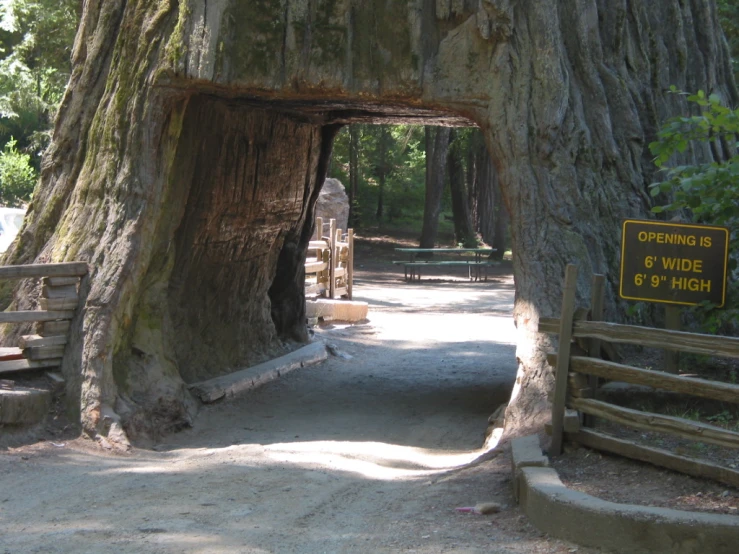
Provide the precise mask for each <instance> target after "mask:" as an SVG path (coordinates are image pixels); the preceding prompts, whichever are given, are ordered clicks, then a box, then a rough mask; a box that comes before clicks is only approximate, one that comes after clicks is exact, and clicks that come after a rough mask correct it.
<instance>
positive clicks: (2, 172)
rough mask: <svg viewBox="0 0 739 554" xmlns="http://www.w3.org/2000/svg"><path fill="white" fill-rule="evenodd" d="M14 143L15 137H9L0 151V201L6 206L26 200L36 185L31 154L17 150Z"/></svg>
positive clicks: (15, 204) (22, 202) (17, 204)
mask: <svg viewBox="0 0 739 554" xmlns="http://www.w3.org/2000/svg"><path fill="white" fill-rule="evenodd" d="M15 144H16V141H15V139H14V138H11V139H10V141H9V142H8V143H7V144H6V145H5V148H4V149H3V151H2V152H0V202H1V203H2V204H4V205H6V206H20V205H22V204H24V203H26V202H28V201H29V200H30V199H31V194H32V193H33V187H34V186H35V185H36V178H37V175H36V171H35V170H34V169H33V167H31V156H30V155H28V154H23V153H21V152H18V150H17V149H16V147H15Z"/></svg>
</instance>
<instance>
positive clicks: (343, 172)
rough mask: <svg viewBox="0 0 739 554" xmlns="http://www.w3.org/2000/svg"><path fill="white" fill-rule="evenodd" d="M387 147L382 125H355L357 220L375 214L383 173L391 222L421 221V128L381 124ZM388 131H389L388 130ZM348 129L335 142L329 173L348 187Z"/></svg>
mask: <svg viewBox="0 0 739 554" xmlns="http://www.w3.org/2000/svg"><path fill="white" fill-rule="evenodd" d="M384 129H385V132H386V134H385V137H386V138H385V140H388V139H389V140H388V142H389V147H387V145H386V148H385V151H384V153H383V149H382V147H381V138H382V135H383V126H382V125H355V130H356V131H358V133H359V159H358V165H359V168H358V169H359V175H360V176H359V179H358V191H357V193H358V194H357V198H355V199H354V208H355V210H356V211H357V212H358V213H359V214H360V217H359V219H360V221H362V222H363V223H364V224H367V223H369V221H368V220H369V219H370V218H373V217H374V214H375V209H374V207H375V206H376V205H377V200H378V195H379V175H380V173H382V172H384V175H385V190H384V204H385V216H386V218H387V220H388V221H390V222H395V223H399V222H403V221H408V220H415V221H420V220H421V218H422V217H423V200H424V195H425V172H426V151H425V145H424V130H423V127H419V126H414V125H392V126H384ZM388 131H389V133H388ZM349 149H350V144H349V128H348V127H345V128H344V129H342V131H341V132H340V133H339V135H338V136H337V137H336V139H335V141H334V151H333V163H332V165H331V170H330V176H331V177H334V178H336V179H339V180H340V181H341V182H342V183H343V184H344V186H345V187H348V186H349V182H350V179H349V177H350V175H349V172H350V168H349V156H350V153H349Z"/></svg>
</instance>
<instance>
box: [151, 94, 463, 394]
mask: <svg viewBox="0 0 739 554" xmlns="http://www.w3.org/2000/svg"><path fill="white" fill-rule="evenodd" d="M351 123H381V124H390V123H404V124H415V125H420V124H422V125H440V126H445V127H471V126H475V124H474V122H472V121H471V120H469V119H467V118H466V117H464V116H460V115H457V114H454V113H449V112H447V111H441V110H435V109H425V108H421V107H407V106H404V105H393V104H377V105H375V104H369V103H366V104H362V103H356V102H347V101H333V100H314V101H311V102H309V101H280V102H276V101H265V100H259V99H255V98H239V99H233V98H221V97H217V96H212V95H205V94H201V95H197V96H194V97H192V98H190V99H189V104H188V107H187V109H186V110H185V113H184V118H183V122H182V133H181V138H180V141H179V146H178V149H177V154H176V164H175V166H176V175H175V177H174V179H175V181H176V182H177V183H178V184H177V187H176V188H177V190H178V191H179V198H178V200H177V201H176V202H173V203H172V207H173V210H176V211H178V213H177V214H175V215H174V217H175V218H179V224H178V225H177V226H176V228H175V230H174V232H173V240H172V244H173V245H174V248H173V249H170V248H169V245H168V246H167V252H165V253H163V254H164V258H163V259H167V260H168V261H167V262H166V263H165V264H164V266H165V267H163V268H161V270H162V275H164V274H166V273H169V279H168V281H167V283H166V293H165V296H166V308H167V309H166V312H167V313H168V315H169V317H168V318H165V319H168V320H169V321H168V322H167V323H166V325H167V326H168V327H169V334H170V341H169V342H170V343H171V344H172V347H173V348H172V351H173V352H174V360H173V361H174V362H175V365H176V367H177V368H178V371H179V374H180V376H181V377H182V379H183V380H184V381H185V383H194V382H198V381H203V380H206V379H209V378H212V377H215V376H219V375H223V374H226V373H229V372H231V371H234V370H235V369H240V368H243V367H246V366H249V365H253V364H255V363H259V362H261V361H264V360H265V359H268V358H271V357H275V356H277V355H280V354H282V353H285V352H286V351H288V350H290V349H294V347H295V343H300V342H305V341H306V340H307V339H308V336H307V329H306V325H305V299H304V290H303V289H304V270H303V264H304V261H305V253H306V248H307V244H308V241H309V240H310V238H311V236H312V233H313V229H314V214H313V212H314V206H315V203H316V200H317V197H318V194H319V192H320V186H321V184H322V182H323V179H324V177H325V176H326V175H327V172H328V164H329V161H330V159H331V152H332V144H333V140H334V138H335V135H336V133H337V132H338V131H339V130H340V129H341V128H342V127H343V126H346V125H348V124H351ZM150 303H151V302H150ZM144 312H145V313H147V312H146V310H144ZM141 350H145V349H143V348H142V349H141Z"/></svg>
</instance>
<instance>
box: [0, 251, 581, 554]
mask: <svg viewBox="0 0 739 554" xmlns="http://www.w3.org/2000/svg"><path fill="white" fill-rule="evenodd" d="M363 244H364V246H363V247H360V251H359V253H358V259H357V270H358V273H357V281H356V289H355V291H356V292H355V297H356V299H358V300H366V301H367V302H369V303H370V315H369V321H367V322H364V323H362V324H356V325H349V324H341V323H338V322H334V323H330V324H325V325H323V326H322V327H318V328H316V329H315V335H316V337H317V338H319V339H320V340H324V341H326V342H327V343H328V344H329V345H330V346H331V350H332V351H333V352H334V354H335V355H334V356H331V357H330V358H329V360H328V361H327V362H325V363H323V364H321V365H318V366H314V367H310V368H305V369H302V370H298V371H296V372H293V373H291V374H289V375H287V376H285V377H283V378H282V379H280V380H278V381H275V382H272V383H270V384H268V385H267V386H265V387H263V388H261V389H258V390H256V391H253V392H251V393H248V394H245V395H243V396H241V397H240V398H238V399H236V400H234V401H231V402H227V403H222V404H218V405H213V406H210V407H204V408H203V409H202V410H201V412H200V414H199V416H198V418H197V420H196V421H195V424H194V427H193V428H192V429H190V430H187V431H184V432H181V433H178V434H176V435H171V436H169V437H168V438H167V439H166V440H165V441H164V442H162V443H160V444H158V445H156V446H155V447H154V448H151V449H133V450H132V451H131V452H129V453H128V454H125V455H120V454H113V453H109V452H103V451H100V449H98V448H97V447H96V446H95V445H93V444H92V443H91V442H90V441H86V440H84V439H81V438H78V439H72V440H69V439H68V438H67V439H64V438H54V437H48V438H49V440H46V441H43V442H38V443H35V444H30V445H26V446H19V447H13V448H7V449H5V450H4V451H2V452H0V527H2V529H3V532H2V538H0V552H6V553H18V552H39V553H41V552H43V553H47V552H58V553H61V552H69V553H84V552H89V553H93V552H94V553H98V552H157V553H159V552H161V553H170V552H172V553H174V552H178V553H179V552H198V553H205V552H243V553H252V552H253V553H263V552H298V553H309V554H312V553H318V552H332V553H344V552H367V553H375V552H379V553H382V552H387V553H390V552H418V553H429V554H431V553H441V552H453V553H482V552H485V553H490V552H499V553H537V552H539V553H566V552H580V553H583V552H591V551H590V550H587V549H583V548H579V549H578V547H577V546H575V545H572V544H568V543H565V542H561V541H557V540H553V539H550V538H548V537H546V536H543V535H542V534H541V533H539V532H538V531H537V530H536V529H534V528H533V527H531V526H530V525H529V524H528V523H527V521H526V518H525V517H524V516H523V515H522V514H521V513H520V511H519V510H518V509H517V508H516V507H515V506H514V505H513V504H512V502H511V495H510V466H509V459H508V455H507V453H506V452H505V450H503V451H502V452H501V453H500V454H493V455H490V454H488V458H489V459H485V458H484V455H485V452H484V451H483V450H481V446H482V444H483V438H484V437H483V436H484V432H485V429H486V425H487V418H488V416H489V415H490V414H491V412H492V411H493V410H494V409H495V407H496V406H498V405H499V404H500V403H501V402H504V401H505V400H506V399H507V396H508V394H509V391H510V388H511V385H512V382H513V379H514V377H515V370H516V365H515V356H514V346H513V343H514V329H513V325H512V320H511V317H510V311H511V307H512V301H513V283H512V279H511V276H510V273H509V271H508V270H507V269H504V270H503V271H502V272H500V274H499V275H496V276H495V278H494V279H491V280H489V281H487V282H484V281H483V282H477V283H475V282H470V281H468V280H467V279H466V275H463V272H462V271H460V270H459V269H460V268H458V269H457V270H456V271H455V273H456V272H459V274H455V275H450V276H447V277H444V276H436V277H434V278H431V279H424V280H422V281H421V282H416V283H413V284H408V283H405V282H404V281H403V279H402V273H401V272H400V271H399V270H398V268H397V267H394V266H392V265H390V264H389V263H387V262H386V261H382V262H377V261H376V260H374V256H375V254H376V253H375V247H374V246H373V244H372V243H367V242H365V243H363ZM383 248H385V249H387V246H386V245H383ZM390 252H392V249H390ZM481 456H483V458H482V459H483V460H484V461H480V459H481V458H480V457H481ZM476 460H477V461H476ZM481 501H487V502H497V503H499V504H500V506H501V511H500V512H499V513H497V514H493V515H487V516H479V515H474V514H464V513H459V512H457V511H455V508H456V507H461V506H470V505H474V504H475V503H477V502H481Z"/></svg>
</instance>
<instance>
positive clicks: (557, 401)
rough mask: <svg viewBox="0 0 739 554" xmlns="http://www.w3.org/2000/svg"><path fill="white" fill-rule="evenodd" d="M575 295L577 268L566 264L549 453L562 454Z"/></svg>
mask: <svg viewBox="0 0 739 554" xmlns="http://www.w3.org/2000/svg"><path fill="white" fill-rule="evenodd" d="M576 293H577V266H576V265H573V264H568V265H567V269H566V270H565V280H564V287H563V294H562V312H561V314H562V316H561V320H560V326H559V350H558V358H557V366H556V375H555V384H554V399H553V401H552V443H551V446H550V453H551V454H552V455H553V456H559V455H560V454H561V453H562V431H563V430H564V415H565V401H566V400H567V373H568V372H569V361H570V347H571V342H572V336H571V333H572V319H573V317H574V314H575V295H576Z"/></svg>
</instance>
